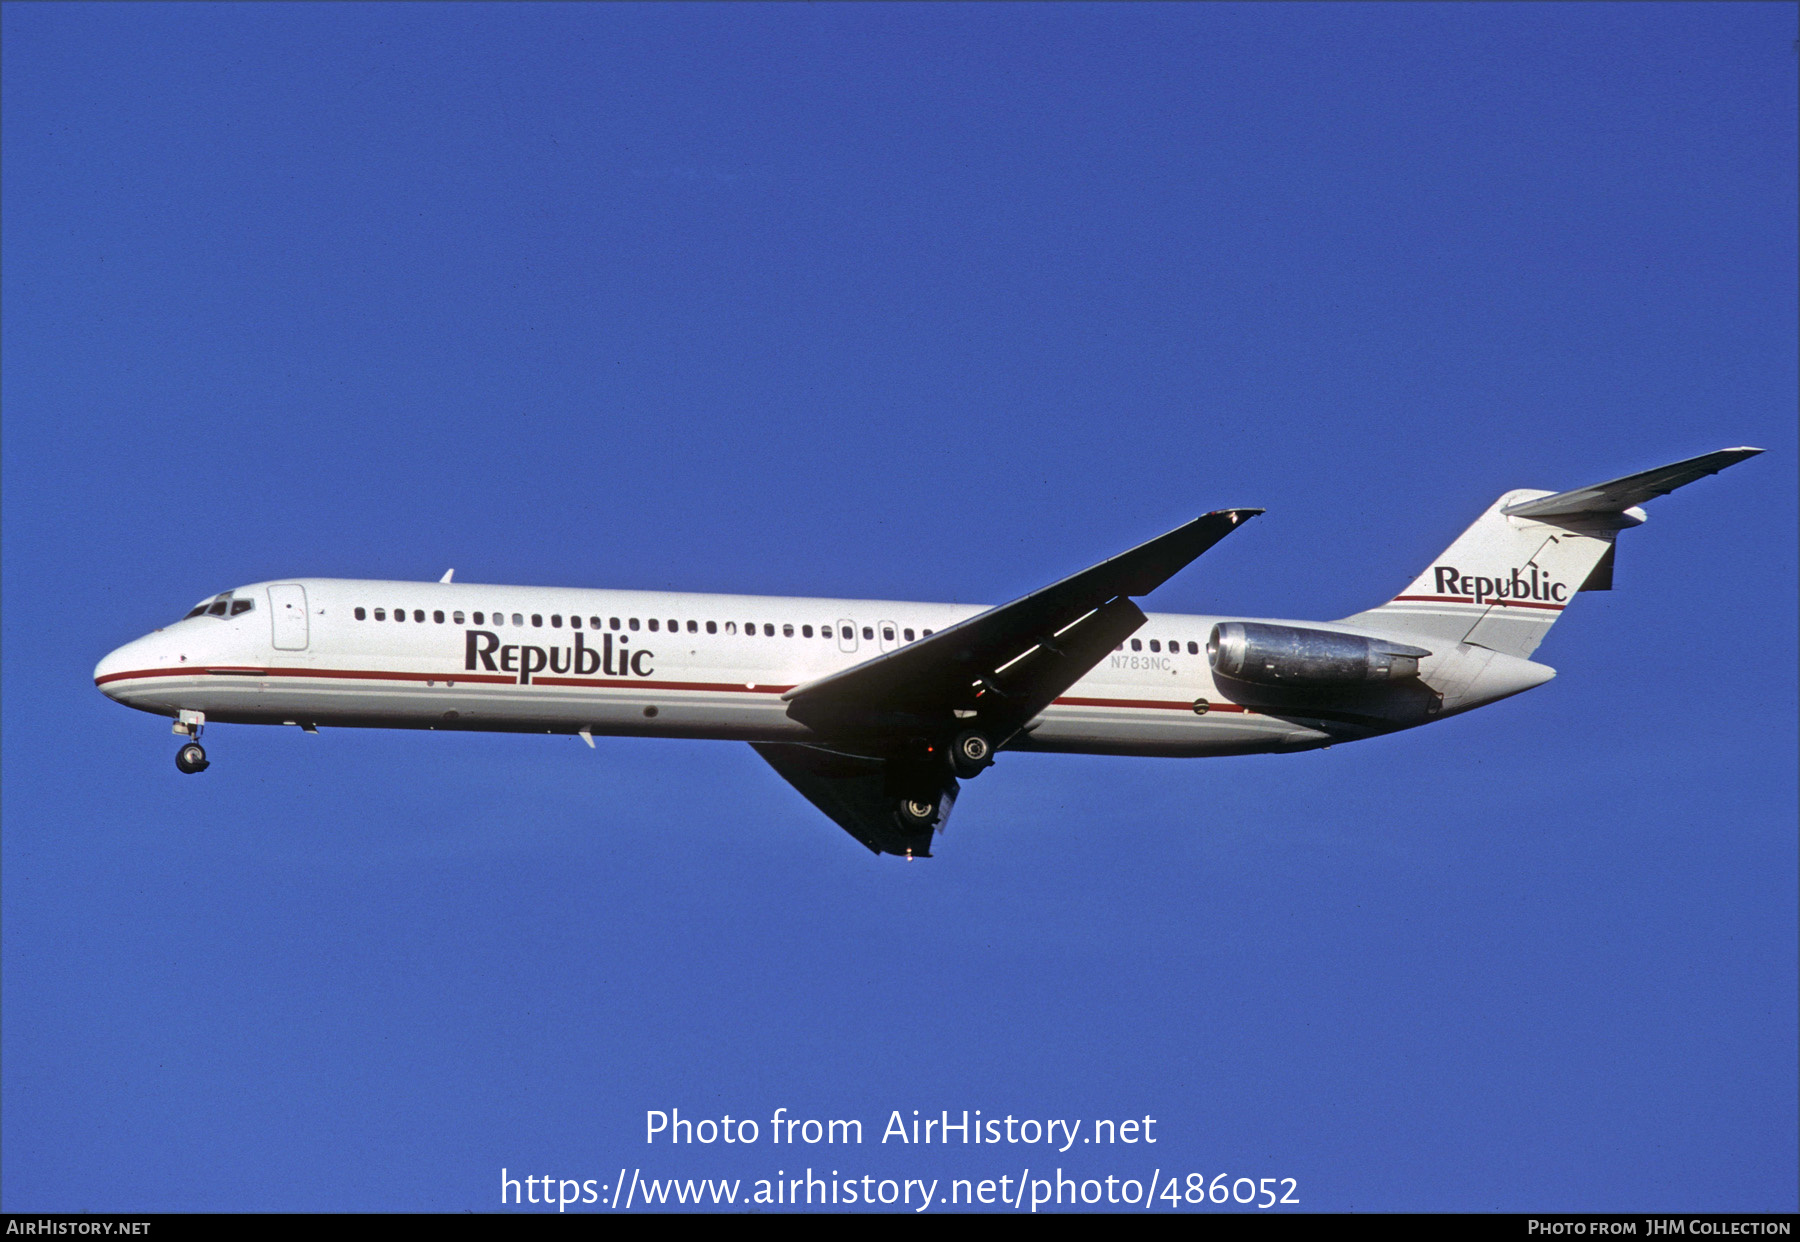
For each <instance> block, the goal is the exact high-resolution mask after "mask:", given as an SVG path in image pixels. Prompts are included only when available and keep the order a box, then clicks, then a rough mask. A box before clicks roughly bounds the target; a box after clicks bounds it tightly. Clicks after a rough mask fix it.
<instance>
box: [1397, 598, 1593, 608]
mask: <svg viewBox="0 0 1800 1242" xmlns="http://www.w3.org/2000/svg"><path fill="white" fill-rule="evenodd" d="M1402 601H1410V602H1412V603H1419V604H1479V605H1480V606H1481V607H1483V608H1485V607H1487V605H1489V604H1497V605H1499V606H1500V607H1502V608H1546V609H1549V610H1550V611H1551V612H1561V611H1562V610H1563V609H1564V608H1567V607H1568V605H1567V604H1540V603H1538V602H1537V601H1535V600H1529V599H1489V600H1477V599H1476V598H1475V597H1474V596H1473V595H1396V596H1394V600H1393V602H1394V603H1396V604H1398V603H1401V602H1402Z"/></svg>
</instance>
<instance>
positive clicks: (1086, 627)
mask: <svg viewBox="0 0 1800 1242" xmlns="http://www.w3.org/2000/svg"><path fill="white" fill-rule="evenodd" d="M1261 512H1262V510H1261V509H1221V510H1219V511H1218V512H1216V513H1208V514H1206V515H1205V516H1204V517H1200V518H1196V519H1195V520H1194V521H1192V522H1189V523H1188V524H1187V525H1185V526H1180V527H1177V528H1176V529H1174V530H1172V531H1170V532H1168V533H1167V534H1165V535H1160V536H1158V537H1157V538H1155V539H1152V540H1150V541H1149V542H1148V543H1144V544H1140V545H1139V546H1137V547H1135V548H1133V549H1131V550H1130V551H1129V552H1122V553H1120V554H1119V555H1118V556H1115V557H1113V558H1112V559H1111V560H1107V561H1102V562H1101V563H1100V564H1098V565H1095V566H1092V567H1091V568H1088V569H1084V570H1082V571H1081V572H1080V573H1078V574H1074V575H1072V576H1071V577H1068V578H1064V579H1063V580H1062V581H1060V582H1056V583H1053V584H1051V585H1050V586H1047V587H1044V588H1043V589H1041V590H1038V591H1033V592H1032V593H1031V594H1029V595H1027V596H1024V597H1023V598H1021V599H1016V600H1014V601H1013V602H1012V603H1010V604H1002V605H1000V606H999V607H998V608H990V609H988V610H987V611H986V612H983V613H979V614H977V615H976V616H973V617H970V618H969V619H968V620H966V621H962V622H959V623H957V624H956V625H953V626H951V627H950V628H949V629H946V630H941V631H939V632H938V633H936V634H933V635H932V636H931V637H930V638H926V639H923V640H922V641H920V642H916V643H910V644H908V645H907V646H905V647H902V648H900V649H899V650H898V651H891V652H889V653H887V654H886V655H882V656H878V657H876V658H875V659H873V660H869V661H867V662H866V663H863V664H859V665H857V666H855V667H854V668H849V669H845V670H844V671H842V672H839V673H833V674H832V675H830V676H829V677H822V678H820V679H818V680H817V681H813V682H809V683H808V684H806V685H803V686H796V687H795V688H794V689H792V690H790V691H788V693H787V694H785V695H783V696H782V697H783V698H785V699H787V700H788V715H789V716H792V717H793V718H794V719H795V720H798V721H800V722H801V723H802V724H805V725H807V726H808V727H809V728H812V729H814V730H816V731H818V732H819V733H821V734H823V735H825V736H827V737H832V738H842V739H846V740H859V741H862V742H865V743H872V744H877V745H878V744H880V743H881V742H882V740H883V739H898V738H906V737H934V736H941V735H943V734H945V733H946V732H948V731H950V730H953V729H956V728H959V727H970V726H972V725H973V724H974V723H976V722H977V721H978V722H979V727H980V728H982V729H983V730H985V731H986V732H987V733H988V734H989V735H990V736H991V737H992V738H993V739H994V741H995V743H996V744H1000V743H1003V742H1004V740H1005V739H1006V738H1008V737H1011V736H1012V735H1013V734H1015V733H1016V732H1017V731H1018V730H1020V729H1022V728H1024V727H1025V725H1026V724H1027V723H1029V722H1030V721H1031V719H1032V718H1033V717H1034V716H1036V715H1037V714H1038V713H1039V712H1041V711H1043V710H1044V708H1045V707H1047V706H1049V704H1050V703H1051V702H1052V701H1053V700H1054V699H1055V698H1056V696H1057V695H1059V694H1061V693H1062V692H1063V691H1065V690H1067V689H1068V688H1069V687H1070V686H1072V685H1074V684H1075V682H1077V681H1079V680H1080V679H1081V677H1082V676H1083V675H1084V674H1086V673H1087V671H1088V670H1089V669H1091V668H1093V667H1094V666H1095V665H1096V664H1098V663H1099V662H1100V661H1101V660H1102V659H1104V658H1105V657H1106V653H1107V652H1109V651H1111V650H1112V649H1113V648H1114V647H1115V646H1117V645H1118V644H1119V643H1120V642H1122V641H1123V640H1124V639H1125V637H1126V636H1127V635H1129V634H1131V633H1132V632H1133V631H1134V630H1136V629H1137V628H1138V627H1139V626H1140V625H1142V624H1143V623H1144V614H1143V612H1142V611H1140V610H1139V608H1138V606H1137V605H1136V604H1134V603H1132V602H1131V599H1130V598H1129V597H1130V596H1133V595H1144V594H1147V593H1148V592H1150V591H1152V590H1155V589H1156V588H1157V587H1159V586H1161V585H1162V584H1163V583H1164V582H1166V581H1168V580H1169V579H1170V578H1171V577H1173V576H1174V575H1175V574H1176V573H1177V572H1178V571H1179V570H1181V569H1182V568H1183V567H1185V566H1186V565H1188V564H1189V563H1190V562H1192V561H1193V560H1194V559H1195V558H1196V557H1198V556H1199V555H1200V554H1201V553H1202V552H1205V551H1206V550H1207V549H1208V548H1210V547H1212V546H1213V545H1214V544H1215V543H1217V542H1219V540H1221V539H1223V538H1224V537H1225V536H1226V535H1228V534H1230V533H1231V532H1232V531H1234V530H1236V529H1237V528H1238V527H1239V526H1240V525H1241V524H1243V522H1244V521H1245V520H1247V519H1249V518H1252V517H1254V516H1256V515H1257V514H1259V513H1261ZM766 757H767V756H765V758H766ZM770 762H774V761H773V760H770ZM783 775H786V773H785V772H784V773H783ZM790 779H792V778H790ZM801 792H803V793H806V790H804V789H802V791H801ZM807 796H808V797H812V795H811V794H810V793H808V794H807ZM813 800H814V802H817V801H818V799H816V798H815V799H813ZM821 809H826V808H824V807H823V805H822V804H821ZM826 813H827V814H831V811H830V810H829V809H826ZM834 818H835V816H834ZM839 822H840V823H841V822H842V821H841V820H840V821H839Z"/></svg>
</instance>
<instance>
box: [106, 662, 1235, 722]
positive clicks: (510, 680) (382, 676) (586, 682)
mask: <svg viewBox="0 0 1800 1242" xmlns="http://www.w3.org/2000/svg"><path fill="white" fill-rule="evenodd" d="M205 675H213V676H225V677H335V678H340V679H349V680H353V681H443V682H452V681H474V682H485V683H488V684H494V685H502V686H514V685H517V684H519V683H518V679H517V678H516V677H496V676H494V675H493V674H491V673H397V672H396V673H378V672H369V671H367V670H363V669H344V668H238V667H227V666H220V665H205V666H202V667H198V668H147V669H139V670H137V671H136V672H130V673H108V674H107V675H106V676H104V677H96V678H94V684H95V685H96V686H103V685H105V684H106V683H108V682H112V681H128V680H130V679H132V678H134V677H192V676H205ZM532 684H533V685H538V686H588V687H592V688H594V689H599V690H614V689H634V690H710V691H716V692H723V693H727V694H786V693H787V692H788V691H789V690H792V689H793V687H792V686H764V685H758V686H757V687H756V688H755V689H751V688H750V687H749V686H746V685H744V684H743V683H742V682H714V681H620V680H608V679H605V678H589V679H582V678H578V677H538V678H535V679H534V680H533V682H532ZM1056 704H1057V705H1058V706H1063V707H1149V708H1161V709H1165V710H1168V711H1183V712H1191V711H1193V710H1194V704H1193V701H1192V700H1190V699H1082V698H1061V699H1057V700H1056ZM1207 710H1208V711H1209V712H1243V713H1245V714H1247V715H1256V713H1255V712H1252V711H1251V710H1250V709H1249V708H1247V707H1240V706H1239V705H1238V704H1236V703H1213V704H1211V705H1209V706H1208V708H1207Z"/></svg>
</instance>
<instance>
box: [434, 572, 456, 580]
mask: <svg viewBox="0 0 1800 1242" xmlns="http://www.w3.org/2000/svg"><path fill="white" fill-rule="evenodd" d="M455 572H456V570H455V569H446V570H445V571H444V576H443V577H442V578H439V579H438V581H439V582H448V581H450V575H451V574H453V573H455Z"/></svg>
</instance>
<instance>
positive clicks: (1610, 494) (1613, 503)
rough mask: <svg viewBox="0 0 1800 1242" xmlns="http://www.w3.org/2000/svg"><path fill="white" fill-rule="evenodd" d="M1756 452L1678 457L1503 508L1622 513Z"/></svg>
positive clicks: (1532, 514)
mask: <svg viewBox="0 0 1800 1242" xmlns="http://www.w3.org/2000/svg"><path fill="white" fill-rule="evenodd" d="M1760 452H1762V450H1761V449H1759V448H1728V449H1720V450H1719V451H1718V452H1716V453H1707V454H1704V455H1703V456H1700V457H1690V458H1688V459H1687V460H1686V461H1678V462H1676V463H1674V464H1673V465H1669V466H1658V467H1657V468H1656V469H1654V470H1645V471H1643V472H1642V473H1639V474H1628V475H1626V476H1625V477H1624V478H1622V479H1613V480H1612V481H1611V482H1609V483H1596V484H1594V485H1593V486H1592V487H1578V488H1576V489H1575V490H1574V491H1572V492H1558V493H1556V495H1554V496H1541V497H1539V498H1538V499H1536V500H1527V501H1524V502H1522V503H1520V504H1516V505H1508V506H1507V507H1506V509H1505V510H1504V511H1503V512H1504V513H1505V514H1506V516H1507V517H1523V518H1549V517H1572V516H1575V515H1577V514H1588V513H1595V514H1598V513H1623V512H1624V511H1625V510H1627V509H1630V508H1632V507H1633V506H1634V505H1641V504H1643V503H1644V502H1645V501H1646V500H1651V499H1654V498H1655V497H1657V496H1666V495H1668V494H1669V493H1670V492H1672V491H1674V490H1675V489H1676V488H1678V487H1685V486H1687V485H1688V484H1689V483H1692V482H1693V481H1694V480H1695V479H1703V478H1705V477H1706V476H1707V475H1709V474H1717V473H1719V471H1721V470H1723V469H1725V467H1727V466H1735V465H1737V463H1738V462H1740V461H1743V460H1744V459H1745V458H1747V457H1755V456H1756V455H1757V454H1758V453H1760Z"/></svg>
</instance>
